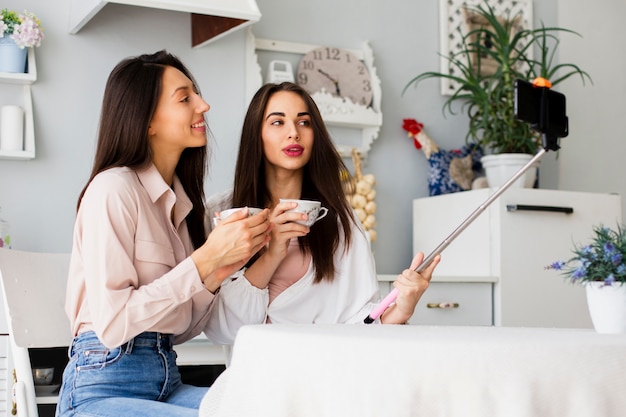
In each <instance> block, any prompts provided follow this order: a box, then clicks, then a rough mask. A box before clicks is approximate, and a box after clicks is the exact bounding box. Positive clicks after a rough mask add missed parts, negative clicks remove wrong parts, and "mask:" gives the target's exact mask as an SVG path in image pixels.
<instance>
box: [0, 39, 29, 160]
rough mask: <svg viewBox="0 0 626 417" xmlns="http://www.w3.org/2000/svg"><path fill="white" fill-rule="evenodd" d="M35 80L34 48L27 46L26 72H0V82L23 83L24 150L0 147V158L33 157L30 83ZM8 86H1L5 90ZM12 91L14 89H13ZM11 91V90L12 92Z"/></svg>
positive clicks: (27, 158) (25, 158)
mask: <svg viewBox="0 0 626 417" xmlns="http://www.w3.org/2000/svg"><path fill="white" fill-rule="evenodd" d="M35 81H37V62H36V60H35V51H34V48H28V72H27V73H8V72H0V83H3V84H14V85H20V84H22V85H23V88H22V95H23V98H22V101H23V102H22V106H23V108H24V117H25V120H24V150H23V151H6V150H1V149H0V159H14V160H22V161H24V160H29V159H34V158H35V123H34V117H33V101H32V95H31V89H30V85H31V84H32V83H34V82H35ZM8 90H10V89H9V88H3V91H5V92H7V91H8ZM13 91H16V90H15V89H14V90H13ZM13 91H12V92H13Z"/></svg>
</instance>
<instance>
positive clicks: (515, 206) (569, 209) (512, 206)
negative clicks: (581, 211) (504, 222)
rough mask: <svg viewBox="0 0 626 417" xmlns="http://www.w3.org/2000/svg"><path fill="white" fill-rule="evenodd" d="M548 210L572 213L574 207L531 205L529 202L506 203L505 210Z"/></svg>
mask: <svg viewBox="0 0 626 417" xmlns="http://www.w3.org/2000/svg"><path fill="white" fill-rule="evenodd" d="M522 210H525V211H549V212H553V213H565V214H572V213H573V212H574V209H573V208H572V207H558V206H533V205H529V204H507V205H506V211H522Z"/></svg>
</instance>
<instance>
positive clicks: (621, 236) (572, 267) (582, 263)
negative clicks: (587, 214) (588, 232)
mask: <svg viewBox="0 0 626 417" xmlns="http://www.w3.org/2000/svg"><path fill="white" fill-rule="evenodd" d="M593 233H594V236H593V239H592V242H591V243H589V244H587V245H580V244H575V245H574V249H573V250H572V252H573V253H574V256H573V257H572V258H570V259H569V260H567V261H556V262H554V263H552V264H550V265H548V266H547V267H546V269H554V270H557V271H560V272H561V273H562V274H563V275H565V276H566V277H567V278H568V279H569V280H570V281H571V282H573V283H580V284H584V283H586V282H590V281H599V282H604V285H612V284H614V283H616V282H620V283H626V230H625V229H624V226H623V225H618V226H617V230H613V229H610V228H608V227H605V226H603V225H599V226H594V227H593Z"/></svg>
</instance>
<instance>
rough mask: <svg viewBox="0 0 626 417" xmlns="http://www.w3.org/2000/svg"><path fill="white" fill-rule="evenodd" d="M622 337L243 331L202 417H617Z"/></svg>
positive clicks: (502, 330)
mask: <svg viewBox="0 0 626 417" xmlns="http://www.w3.org/2000/svg"><path fill="white" fill-rule="evenodd" d="M625 415H626V335H602V334H597V333H595V332H594V331H592V330H576V329H542V328H507V327H448V326H445V327H434V326H400V325H396V326H394V325H370V326H366V325H360V324H359V325H276V324H272V325H256V326H246V327H243V328H242V329H241V330H240V331H239V334H238V336H237V340H236V341H235V345H234V348H233V356H232V360H231V364H230V367H229V368H227V369H226V371H225V372H224V373H223V374H222V375H221V376H220V377H219V378H218V379H217V381H216V382H215V384H214V385H213V387H212V388H211V389H210V390H209V392H208V394H207V396H206V397H205V398H204V400H203V403H202V405H201V408H200V417H209V416H210V417H226V416H233V417H235V416H236V417H246V416H255V417H263V416H268V417H269V416H271V417H283V416H284V417H294V416H297V417H303V416H304V417H306V416H312V417H313V416H314V417H323V416H341V417H344V416H359V417H362V416H372V417H383V416H390V417H400V416H428V417H438V416H441V417H444V416H445V417H456V416H459V417H461V416H462V417H472V416H476V417H490V416H498V417H568V416H580V417H624V416H625Z"/></svg>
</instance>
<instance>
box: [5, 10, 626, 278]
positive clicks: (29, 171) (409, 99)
mask: <svg viewBox="0 0 626 417" xmlns="http://www.w3.org/2000/svg"><path fill="white" fill-rule="evenodd" d="M559 1H560V2H562V3H563V4H564V5H563V6H562V7H561V10H562V9H563V8H565V7H566V3H568V2H565V1H563V0H558V1H557V0H546V1H541V2H538V1H535V2H534V5H533V8H534V13H535V21H536V24H538V22H539V21H540V20H543V21H544V22H545V23H546V25H554V24H556V19H557V17H556V16H557V14H556V10H557V3H559ZM576 1H580V0H576ZM619 1H620V0H614V1H613V3H616V4H617V3H618V2H619ZM604 2H606V3H608V0H604ZM594 4H595V3H594ZM258 5H259V8H260V9H261V12H262V14H263V17H262V18H261V21H260V22H258V23H256V24H255V25H254V26H253V27H252V28H253V31H254V33H255V35H256V36H257V37H263V38H272V39H279V40H286V41H294V42H304V43H314V44H327V45H334V46H339V47H346V48H356V47H359V46H360V45H361V44H362V42H363V41H365V40H369V41H370V44H371V46H372V49H373V51H374V56H375V64H376V66H377V70H378V75H379V76H380V78H381V80H382V91H383V97H382V111H383V118H384V124H383V127H382V129H381V134H380V137H379V140H378V141H376V142H375V143H374V144H373V147H372V151H371V153H370V156H369V160H368V162H367V164H366V165H365V166H364V167H363V169H364V171H365V172H366V173H370V172H371V173H373V174H375V175H376V178H377V181H378V184H377V186H376V189H377V192H378V197H377V202H378V207H379V209H378V212H377V214H376V215H377V220H378V227H377V230H378V236H379V239H378V241H377V242H375V243H374V245H373V248H374V251H375V254H376V260H377V265H378V271H379V272H380V273H397V272H399V271H400V270H402V269H403V268H405V267H407V266H408V263H409V262H410V260H411V257H412V248H411V245H412V244H411V242H412V237H411V233H412V227H411V222H412V220H411V211H412V200H413V199H414V198H419V197H426V196H427V195H428V189H427V183H426V177H427V174H428V165H427V162H426V159H425V157H424V155H423V153H421V151H417V150H416V149H414V148H413V145H412V143H411V141H410V140H409V139H408V138H407V137H406V134H405V132H404V131H403V130H402V127H401V125H402V119H403V118H407V117H410V118H416V119H418V120H419V121H421V122H423V123H424V124H425V128H426V130H427V132H428V133H429V135H430V136H431V137H432V138H433V139H434V140H435V141H436V142H438V144H439V145H440V146H441V147H442V148H446V149H450V148H458V147H460V146H462V145H463V138H464V136H465V129H466V120H465V118H464V117H463V116H456V117H450V116H448V118H447V119H446V118H444V117H443V116H442V113H441V105H442V103H443V101H444V99H443V98H442V97H441V96H440V94H439V86H438V84H437V83H436V82H432V83H426V84H424V85H422V86H420V89H419V90H417V91H416V90H409V91H408V93H407V94H406V95H404V96H402V95H401V92H402V89H403V88H404V86H405V85H406V83H407V82H408V81H409V80H410V79H411V78H412V77H413V76H415V75H416V74H419V73H421V72H423V71H428V70H436V69H438V65H439V56H438V55H437V53H438V51H439V1H438V0H422V1H414V0H394V1H392V2H382V1H379V0H342V1H336V0H318V1H306V2H305V1H286V0H258ZM2 7H8V8H10V9H18V10H21V9H27V10H29V11H32V12H34V13H35V14H36V15H37V16H38V17H40V18H41V20H42V22H43V25H44V27H45V33H46V39H45V40H44V41H43V43H42V46H41V47H39V48H38V49H37V51H36V54H37V67H38V74H39V78H38V80H37V82H36V83H35V84H33V86H32V90H33V102H34V107H35V133H36V143H37V158H36V159H35V160H33V161H28V162H24V161H8V160H0V206H1V207H2V215H1V216H2V217H3V218H5V219H6V220H8V221H9V222H10V224H11V229H12V239H13V243H14V247H15V248H18V249H24V250H35V251H52V252H57V251H69V250H70V248H71V233H72V226H73V219H74V213H75V212H74V210H75V205H76V198H77V196H78V193H79V192H80V190H81V188H82V186H83V185H84V182H85V181H86V179H87V177H88V175H89V171H90V168H91V162H92V157H93V151H94V146H95V136H96V129H97V123H98V117H99V109H100V101H101V98H102V91H103V88H104V84H105V81H106V78H107V76H108V74H109V72H110V70H111V69H112V68H113V66H114V65H115V64H117V62H118V61H119V60H120V59H122V58H124V57H126V56H130V55H137V54H140V53H145V52H154V51H156V50H158V49H162V48H166V49H168V50H169V51H170V52H173V53H175V54H176V55H178V56H179V57H180V58H181V59H182V60H183V61H184V62H185V63H186V64H187V65H188V66H189V67H190V69H191V70H192V71H193V73H194V74H195V75H196V77H197V79H198V82H199V84H200V87H201V89H202V92H203V94H204V96H205V97H206V98H207V100H208V102H209V103H210V104H211V106H212V109H211V111H210V113H209V121H210V124H211V129H212V131H213V133H214V136H215V142H216V143H215V144H214V146H215V149H214V150H215V152H214V153H215V156H214V159H213V163H212V175H211V178H210V179H209V183H208V185H207V193H212V192H216V191H220V190H222V189H224V188H226V187H228V186H229V185H230V183H231V181H232V175H233V169H234V161H235V156H236V152H237V147H238V137H239V132H240V126H241V121H242V119H243V114H244V112H245V107H246V104H247V103H246V102H245V84H244V83H245V73H244V63H245V34H244V33H243V31H240V32H237V33H234V34H231V35H228V36H227V37H225V38H223V39H220V40H218V41H216V42H214V43H212V44H210V45H208V46H205V47H203V48H200V49H192V48H191V42H190V27H189V17H188V15H187V14H184V13H176V12H169V11H160V10H151V9H144V8H134V7H129V6H118V5H107V6H106V7H105V8H104V9H103V10H102V11H101V12H100V13H99V14H98V15H97V16H96V17H95V18H94V19H93V20H92V21H91V22H89V23H88V24H87V26H85V28H83V29H82V30H81V31H80V32H79V33H78V34H77V35H69V34H68V30H67V22H68V13H69V0H55V1H49V0H5V1H4V3H3V5H2ZM621 7H623V6H621ZM580 8H583V7H582V6H581V7H580ZM570 9H573V7H568V10H570ZM585 9H587V8H586V7H585ZM595 9H597V7H594V10H595ZM585 13H588V11H585ZM606 14H607V15H609V14H611V16H606V18H608V19H611V18H612V16H615V17H614V18H613V20H614V22H615V23H614V25H615V26H617V24H618V20H617V19H618V16H622V15H623V13H622V14H616V13H613V12H612V9H611V11H609V10H608V9H607V12H606ZM603 24H604V23H603ZM607 26H610V25H607ZM580 31H581V32H582V33H583V34H584V35H585V38H584V39H587V37H588V36H590V35H591V33H590V32H599V31H597V30H596V29H595V28H594V27H592V26H590V27H585V28H582V29H580ZM620 32H621V31H619V32H618V33H620ZM595 35H599V34H597V33H594V36H595ZM607 36H608V35H607ZM614 37H617V36H614ZM593 39H596V38H595V37H594V38H593ZM610 40H611V42H613V40H612V39H610ZM596 42H597V43H596V44H595V46H594V47H595V48H596V50H597V49H598V48H600V47H602V46H604V45H606V49H605V50H606V51H607V54H608V53H610V52H612V51H615V50H619V48H618V49H614V48H613V45H614V44H613V45H610V44H609V43H607V42H605V41H596ZM622 42H623V41H622ZM609 45H610V46H609ZM579 46H580V44H578V43H577V44H574V46H573V47H574V48H576V47H579ZM594 59H596V58H595V57H594V58H592V57H591V56H589V57H585V59H584V61H583V60H582V59H581V58H579V56H575V57H573V58H570V60H573V61H574V62H578V63H580V65H581V66H583V67H584V68H586V69H589V70H590V71H591V68H590V67H591V66H592V65H593V66H594V67H595V66H596V64H593V61H594ZM597 61H598V62H602V61H601V60H597ZM597 65H600V64H597ZM621 67H622V68H621V69H623V62H622V65H621ZM592 72H594V73H593V74H592V76H594V80H595V81H596V86H598V85H602V74H600V73H599V74H597V75H596V74H595V72H596V71H595V70H594V71H592ZM608 81H611V80H607V82H608ZM0 88H1V85H0ZM568 88H569V87H568ZM595 88H597V87H590V88H585V90H583V93H584V94H585V97H588V95H589V92H590V91H593V89H595ZM561 91H563V92H565V93H566V94H567V95H568V98H569V91H564V90H561ZM570 100H571V99H570ZM616 103H619V102H617V101H616ZM600 104H601V102H600ZM600 104H598V103H595V104H593V107H591V108H599V107H600ZM568 105H569V108H570V112H572V111H574V107H575V106H573V105H571V104H569V102H568ZM570 118H572V119H573V114H570ZM617 120H618V119H617ZM578 130H579V127H578V124H574V123H573V121H572V138H567V141H568V142H565V141H564V142H563V145H564V148H565V147H566V146H570V145H571V144H572V143H573V142H574V140H576V139H575V138H574V131H578ZM580 130H581V131H582V129H580ZM590 130H591V129H590ZM618 135H619V133H618V131H617V129H615V130H614V131H612V134H611V135H605V137H606V138H607V140H608V138H609V137H610V138H611V139H614V138H616V137H617V136H618ZM570 139H571V141H570ZM589 142H592V141H588V142H587V143H589ZM593 143H597V142H595V141H593V142H592V144H591V145H587V146H588V148H587V150H586V152H585V155H586V160H585V164H584V166H585V167H587V169H586V170H585V171H584V172H581V173H579V174H578V173H573V174H570V173H569V172H566V171H565V169H566V168H567V167H569V166H570V165H568V164H569V161H570V160H569V159H568V158H570V155H571V154H569V151H568V153H566V152H565V151H563V152H561V154H560V156H559V161H555V160H554V156H553V155H552V154H549V155H547V156H546V157H545V158H544V160H543V161H542V168H541V182H542V188H562V189H569V190H581V189H582V190H588V191H605V190H607V188H606V177H607V176H608V175H607V173H606V170H607V168H606V167H605V164H606V163H607V161H606V159H604V158H602V157H600V156H599V155H598V154H596V153H595V152H590V150H589V147H591V146H593ZM582 151H584V150H581V152H582ZM602 151H603V149H601V148H598V152H602ZM571 157H573V156H571ZM559 165H560V166H561V167H563V169H562V170H560V171H559ZM597 172H598V173H601V174H596V173H597ZM559 176H560V177H561V178H562V179H563V177H564V176H567V179H568V181H567V182H566V181H562V182H559ZM576 176H578V177H584V182H583V180H582V179H581V180H580V181H571V180H570V178H575V177H576ZM615 181H616V187H615V188H614V189H612V190H611V191H615V190H617V191H620V192H621V190H619V189H617V185H618V184H617V180H615ZM583 185H584V186H583ZM467 209H468V214H469V212H471V211H472V210H473V209H474V207H468V208H467ZM453 226H454V225H451V229H452V227H453ZM432 249H433V248H423V250H424V251H425V252H429V251H430V250H432ZM444 261H445V253H444Z"/></svg>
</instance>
